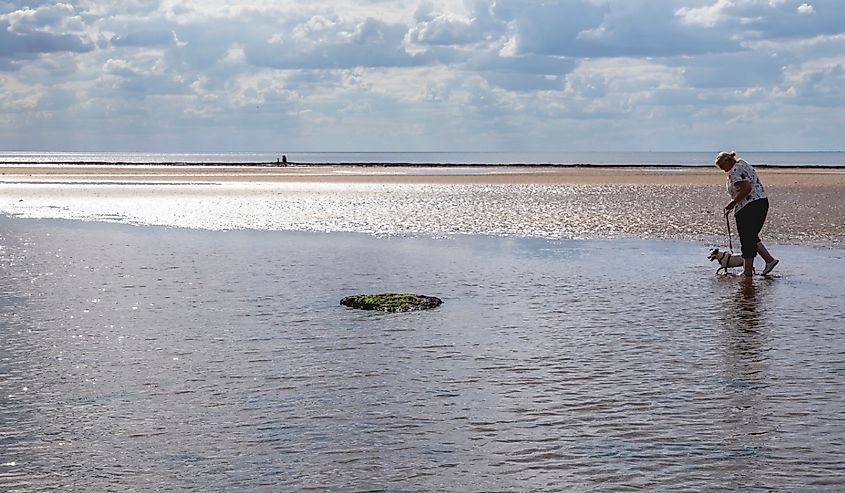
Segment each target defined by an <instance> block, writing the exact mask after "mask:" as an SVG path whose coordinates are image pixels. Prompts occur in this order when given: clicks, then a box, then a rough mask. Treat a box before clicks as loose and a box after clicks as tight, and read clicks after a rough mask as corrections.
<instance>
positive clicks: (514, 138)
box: [0, 0, 845, 150]
mask: <svg viewBox="0 0 845 493" xmlns="http://www.w3.org/2000/svg"><path fill="white" fill-rule="evenodd" d="M841 5H842V4H841V0H812V1H811V0H671V1H670V0H666V1H663V2H655V1H653V0H543V1H542V2H539V1H537V0H496V1H495V2H494V1H491V0H462V1H460V2H458V1H453V0H391V1H384V0H360V1H358V0H356V1H353V0H333V1H332V2H312V1H305V0H289V1H285V2H279V1H278V0H251V1H250V2H241V1H231V0H160V1H159V0H97V1H90V0H85V1H80V2H70V1H65V2H61V1H39V0H32V1H25V0H14V1H8V0H7V1H5V2H4V1H3V0H0V86H2V89H3V92H4V93H3V95H2V97H0V121H2V122H4V125H5V126H7V127H9V128H12V129H13V131H8V132H5V133H2V132H0V146H4V147H16V148H20V147H21V146H22V144H21V142H24V141H25V142H35V143H36V144H33V145H37V143H38V142H46V140H44V139H43V138H42V139H40V140H39V139H38V138H36V137H37V136H38V135H42V136H43V135H50V136H51V140H50V142H56V146H58V147H62V145H63V144H62V143H64V144H66V145H71V144H73V145H79V146H83V147H84V146H86V145H88V146H89V147H97V146H103V145H107V146H120V145H123V144H127V145H131V146H132V147H135V148H137V146H138V145H142V144H143V143H144V142H149V143H150V145H157V146H165V145H166V146H175V147H179V148H184V147H185V146H200V147H201V146H203V145H208V146H215V147H216V148H221V147H225V146H227V145H237V146H238V147H239V148H245V147H249V146H254V147H262V148H267V147H268V146H270V147H271V146H273V145H275V143H276V142H279V139H280V137H279V131H276V130H273V129H281V128H283V129H284V132H286V133H285V136H284V139H285V141H286V142H293V143H299V144H301V146H307V145H311V146H314V147H319V146H320V145H327V144H326V143H337V144H336V145H338V146H341V145H344V146H347V148H353V147H355V148H361V149H374V148H379V147H380V146H383V145H386V144H385V142H388V141H389V142H390V145H394V146H395V147H396V148H398V149H403V148H411V147H416V148H418V149H423V150H425V149H432V148H436V149H441V150H444V149H445V150H449V149H454V148H455V146H459V147H460V146H469V147H473V148H476V149H477V148H485V147H490V148H498V147H501V146H510V145H512V146H517V147H521V148H531V147H532V146H535V147H542V148H548V147H549V146H556V145H573V146H582V147H581V148H583V146H587V147H594V148H602V146H603V145H610V143H612V144H613V145H614V146H616V147H617V148H624V147H626V146H628V147H639V146H644V145H649V146H653V145H654V144H655V143H657V142H659V140H660V135H663V136H664V137H663V138H664V141H665V142H668V143H670V144H671V143H675V142H683V143H686V144H689V145H695V144H696V142H698V141H705V140H706V139H708V138H709V137H708V136H711V137H713V136H719V137H720V138H721V137H723V136H730V135H734V134H735V135H737V136H743V138H749V139H750V138H752V137H753V135H752V134H751V129H752V128H755V127H757V128H760V129H761V130H760V131H764V129H765V130H769V131H775V130H777V129H778V128H780V129H784V128H789V127H790V125H792V126H794V125H796V124H800V125H802V126H805V127H807V128H808V129H816V130H817V131H816V132H813V131H811V130H807V131H806V132H805V133H803V134H801V136H798V135H794V134H789V133H786V134H772V135H771V137H770V138H771V139H772V140H773V141H776V142H778V143H782V144H783V145H789V143H790V142H792V143H794V144H795V145H796V146H799V145H800V143H801V142H813V143H815V144H817V143H818V142H819V141H820V140H819V139H821V138H822V137H818V136H829V135H833V134H834V133H835V132H831V131H830V130H829V129H830V128H832V126H833V123H832V122H841V121H842V118H841V117H839V116H837V114H835V113H836V112H841V109H842V101H843V100H845V94H843V92H842V91H841V90H840V89H839V88H840V87H845V84H843V83H845V80H843V74H842V69H843V67H845V27H844V26H845V9H842V7H841ZM810 109H812V110H810ZM810 114H812V115H813V119H812V120H809V119H807V115H810ZM790 119H792V120H793V121H792V122H790V121H789V120H790ZM714 121H718V122H719V124H720V126H719V128H716V126H715V124H711V123H710V122H714ZM70 122H74V123H73V125H70V124H69V123H70ZM739 122H742V123H739ZM770 122H777V123H770ZM65 127H68V129H65ZM70 127H72V128H73V133H71V130H70ZM837 128H838V127H837ZM48 130H49V131H48ZM731 130H734V131H735V132H734V133H733V134H732V133H731ZM684 132H687V133H684ZM136 134H137V136H138V137H137V139H136ZM10 135H14V136H15V137H9V136H10ZM27 135H31V136H32V137H26V136H27ZM564 135H565V136H566V139H563V137H560V136H564ZM813 135H815V137H812V139H810V137H807V136H813ZM54 136H55V137H54ZM112 136H114V138H111V137H112ZM376 136H380V137H376ZM386 136H390V137H391V139H392V140H390V139H387V138H386ZM713 138H714V139H715V138H716V137H713ZM761 138H762V137H757V139H761ZM767 138H769V137H767ZM825 138H828V137H825ZM16 139H24V141H20V140H16ZM204 139H210V140H204ZM403 139H404V140H403ZM799 139H805V140H799ZM829 140H831V141H832V140H834V139H833V137H830V138H829ZM136 141H137V142H136ZM740 144H741V143H737V146H739V145H740ZM831 146H834V145H833V144H831ZM446 148H448V149H446Z"/></svg>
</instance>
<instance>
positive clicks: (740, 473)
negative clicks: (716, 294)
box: [722, 278, 772, 489]
mask: <svg viewBox="0 0 845 493" xmlns="http://www.w3.org/2000/svg"><path fill="white" fill-rule="evenodd" d="M768 284H769V281H768V280H760V279H752V278H743V279H741V280H740V281H739V287H738V289H737V290H736V291H734V292H733V293H734V296H733V299H727V300H725V303H724V305H723V306H724V309H723V311H722V323H723V331H722V333H723V334H724V336H723V337H724V339H723V343H722V352H723V357H724V362H725V365H724V368H725V369H724V371H725V373H724V382H725V385H724V392H725V394H724V398H725V403H726V404H728V405H727V406H726V408H725V410H724V416H723V419H724V421H723V423H722V426H723V430H724V434H725V436H724V443H725V447H726V450H725V453H726V454H727V455H728V457H730V461H729V466H727V468H728V469H729V471H726V472H730V473H731V474H732V475H733V476H734V477H735V479H736V481H737V485H736V486H737V487H738V488H740V489H742V488H744V487H751V486H753V485H755V484H759V481H760V480H762V478H756V474H757V471H758V470H762V469H764V468H761V467H759V466H760V463H761V461H765V457H764V455H763V452H762V451H763V450H765V448H766V442H767V439H768V437H769V436H770V434H771V433H770V432H771V431H772V428H771V426H770V425H769V424H768V421H769V420H768V411H767V404H766V400H765V394H766V389H767V387H768V386H769V385H771V384H772V382H771V381H770V380H769V377H768V375H769V371H768V355H767V352H768V329H767V327H766V324H765V319H764V318H763V316H762V315H763V314H764V313H765V310H764V309H762V308H761V306H763V307H764V306H765V302H764V299H765V292H766V289H767V287H768Z"/></svg>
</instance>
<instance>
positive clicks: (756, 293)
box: [0, 153, 845, 492]
mask: <svg viewBox="0 0 845 493" xmlns="http://www.w3.org/2000/svg"><path fill="white" fill-rule="evenodd" d="M133 155H134V154H133ZM626 155H628V156H630V155H629V154H626ZM744 155H745V156H746V157H747V158H748V159H750V160H753V156H752V155H751V154H750V153H749V154H744ZM835 155H837V154H836V153H832V154H825V156H826V157H824V159H827V160H828V161H827V163H828V164H826V165H837V164H835V163H836V162H837V160H835V159H833V158H832V157H831V156H835ZM62 156H65V157H61V158H60V157H57V156H52V157H49V156H48V157H49V159H52V161H35V162H72V163H77V162H91V161H94V162H100V160H101V159H102V157H103V154H101V153H97V154H90V155H89V156H90V158H85V159H80V156H79V155H77V154H69V153H64V154H62ZM67 156H70V157H67ZM127 156H130V155H129V154H121V155H119V156H117V155H115V156H114V162H128V161H127V159H128V157H127ZM134 156H136V157H137V158H138V161H136V162H137V163H156V162H158V163H177V162H182V161H177V160H171V157H172V156H173V155H167V156H169V157H167V158H164V157H161V156H163V155H149V154H144V155H141V154H138V155H134ZM150 156H154V158H151V157H150ZM155 156H158V157H155ZM180 156H182V157H180V159H183V157H184V158H185V159H187V157H186V156H187V155H180ZM221 156H228V157H230V158H232V159H234V155H231V154H226V155H219V154H204V155H201V156H198V157H197V158H196V159H197V161H195V162H196V163H200V162H219V161H217V160H219V159H222V158H221ZM272 156H274V155H271V154H270V153H268V154H261V155H257V154H250V155H248V156H244V157H241V158H239V159H241V161H237V160H236V161H232V162H244V163H251V162H258V161H253V160H257V159H258V158H260V159H261V160H264V159H265V158H268V159H269V158H272ZM286 156H287V157H288V159H289V160H291V161H297V160H304V158H302V157H300V156H299V155H298V154H295V153H288V154H286ZM332 156H334V157H335V158H336V161H334V162H339V163H340V162H347V160H348V159H350V154H343V155H341V154H332ZM351 156H352V157H355V155H351ZM380 156H384V155H383V154H379V155H368V156H366V157H364V156H360V157H359V158H357V159H354V160H353V161H354V162H363V161H365V160H366V161H368V162H369V161H371V160H372V161H378V160H379V159H382V158H381V157H380ZM394 156H395V157H394V158H393V160H391V161H390V162H405V161H406V160H407V159H408V157H407V155H403V156H401V157H400V156H398V155H394ZM438 156H439V155H438ZM603 156H605V157H606V159H607V160H608V161H615V160H616V159H613V158H612V157H611V155H610V154H606V153H605V154H603ZM690 156H691V155H687V157H686V158H684V159H685V160H683V162H681V163H679V162H676V161H681V159H679V158H676V157H669V156H664V158H665V161H666V162H667V163H672V164H673V165H689V166H697V165H699V163H698V161H695V160H693V158H692V157H690ZM808 156H809V157H812V156H816V153H807V154H802V155H801V156H799V157H795V156H792V157H785V156H781V157H782V158H783V161H784V162H785V163H784V164H786V162H787V161H792V160H796V161H800V162H801V163H803V164H804V165H810V164H819V161H821V159H810V158H809V157H808ZM312 157H313V159H314V162H315V163H318V162H325V161H327V158H326V155H325V154H320V155H314V156H312ZM488 157H489V156H488ZM500 157H501V156H500ZM3 159H9V158H8V153H6V154H4V157H3ZM34 159H35V158H34V157H33V156H32V155H29V156H26V157H23V158H22V161H20V162H34ZM44 159H47V158H44ZM63 159H67V161H61V160H63ZM88 159H90V160H91V161H87V160H88ZM419 159H420V162H423V161H426V160H428V159H435V157H433V155H431V154H427V155H425V156H419ZM437 159H438V161H437V162H441V161H442V162H448V163H453V162H454V161H456V160H457V159H456V158H455V155H449V156H442V159H441V158H440V157H438V158H437ZM476 159H480V157H479V156H478V155H474V156H466V162H474V161H475V160H476ZM695 159H701V160H702V161H701V163H700V164H702V165H704V164H706V165H708V166H710V165H711V164H710V161H711V159H712V155H711V153H701V155H699V156H698V157H696V158H695ZM572 160H573V161H576V159H575V158H572ZM632 160H634V157H628V158H627V159H625V161H632ZM273 161H275V159H273ZM489 161H492V159H484V160H483V162H489ZM501 161H503V162H500V163H499V164H504V162H510V158H508V159H501ZM536 161H540V159H539V158H538V159H536ZM558 161H559V160H558V159H555V160H554V162H556V163H557V162H558ZM594 161H597V159H595V158H594V159H592V161H591V162H594ZM639 161H641V162H640V164H655V162H656V161H657V159H656V157H655V155H654V154H651V155H650V157H645V156H643V157H641V158H640V159H639ZM184 162H185V163H187V162H188V161H184ZM605 164H609V163H605ZM615 164H622V163H615ZM792 164H796V163H792ZM711 189H713V190H711ZM667 191H669V190H668V189H664V188H661V187H640V188H627V189H626V188H625V187H619V186H614V187H603V186H592V187H564V186H559V187H555V188H554V189H549V188H544V187H540V186H530V185H527V186H516V185H513V186H511V185H507V186H486V185H466V186H456V185H419V184H413V185H402V184H395V185H391V184H366V183H365V184H346V183H338V184H321V183H312V184H307V185H303V184H285V183H280V184H260V183H258V184H249V183H247V184H243V183H232V184H208V183H203V184H192V183H150V184H147V183H135V184H133V183H112V182H104V183H99V182H90V183H88V182H86V183H62V182H59V183H41V182H14V181H11V182H7V183H3V185H2V187H0V207H1V208H0V491H4V492H33V491H68V492H76V491H80V492H88V491H138V492H146V491H197V492H233V491H245V492H246V491H248V492H279V491H292V492H294V491H295V492H298V491H344V492H358V491H362V492H363V491H391V492H392V491H414V492H417V491H420V492H444V491H448V492H488V491H497V492H524V491H532V492H535V491H536V492H558V491H577V492H621V491H729V492H751V491H760V492H764V491H766V492H768V491H814V492H817V491H818V492H838V491H842V485H843V484H845V413H843V412H842V410H843V403H845V324H843V320H845V285H843V283H842V279H843V278H845V249H843V248H841V246H837V245H841V244H842V241H841V239H842V238H841V234H840V233H838V231H840V230H839V229H836V228H837V227H838V226H835V225H833V222H835V221H836V218H821V219H824V221H826V222H819V223H818V224H815V226H814V228H816V229H815V230H810V231H808V232H807V233H808V235H809V236H808V237H798V236H796V235H795V234H793V232H792V230H790V229H788V228H786V227H784V226H780V227H778V226H777V223H776V222H774V221H773V228H772V231H771V232H772V233H775V234H774V235H771V236H767V245H768V246H769V248H770V250H771V251H772V252H773V253H774V254H775V255H776V256H777V257H778V258H779V259H780V264H779V265H778V267H777V268H776V269H775V271H774V272H773V273H772V275H770V276H759V275H757V276H754V277H753V278H751V279H744V278H741V277H740V276H738V275H736V274H737V272H736V271H734V272H732V273H729V274H727V275H721V274H717V273H716V272H715V271H716V265H715V264H714V263H713V262H711V261H709V260H708V258H707V256H708V254H709V252H710V249H711V248H712V247H713V246H714V245H719V246H724V245H723V244H724V243H725V242H726V238H725V232H724V230H723V229H721V228H722V227H723V226H724V223H722V222H719V221H717V219H720V217H719V212H720V211H718V210H716V209H713V210H708V209H706V208H707V207H710V206H709V205H707V204H713V203H715V204H720V203H722V202H723V201H724V196H723V194H724V190H723V189H722V188H721V187H702V188H687V189H685V192H686V193H685V194H678V193H666V192H667ZM693 198H694V200H696V201H697V202H695V204H696V205H695V206H694V207H690V200H693ZM832 200H835V198H832ZM645 205H647V206H648V211H650V212H651V213H649V214H632V213H631V211H632V210H637V208H642V207H644V206H645ZM785 213H786V211H784V212H783V213H782V214H785ZM828 223H831V225H830V226H829V227H826V226H824V225H825V224H828ZM778 231H780V232H781V233H777V232H778ZM767 233H768V232H767ZM829 234H832V235H833V236H830V235H829ZM770 238H771V239H772V241H769V239H770ZM760 267H761V265H760V263H759V262H758V268H760ZM380 292H414V293H420V294H425V295H430V296H437V297H439V298H441V299H442V300H443V304H442V305H441V306H440V307H439V308H436V309H434V310H429V311H421V312H411V313H381V312H366V311H359V310H353V309H349V308H346V307H343V306H341V305H340V304H339V301H340V299H341V298H342V297H344V296H347V295H351V294H359V293H380Z"/></svg>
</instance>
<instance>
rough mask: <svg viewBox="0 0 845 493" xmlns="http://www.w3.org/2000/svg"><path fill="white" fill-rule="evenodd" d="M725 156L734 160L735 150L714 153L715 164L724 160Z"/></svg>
mask: <svg viewBox="0 0 845 493" xmlns="http://www.w3.org/2000/svg"><path fill="white" fill-rule="evenodd" d="M727 158H731V159H732V160H734V161H736V151H722V152H720V153H719V154H716V164H719V163H721V162H722V161H725V160H726V159H727Z"/></svg>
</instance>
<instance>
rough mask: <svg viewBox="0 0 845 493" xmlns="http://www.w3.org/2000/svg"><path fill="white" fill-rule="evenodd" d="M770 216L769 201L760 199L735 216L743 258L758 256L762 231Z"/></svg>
mask: <svg viewBox="0 0 845 493" xmlns="http://www.w3.org/2000/svg"><path fill="white" fill-rule="evenodd" d="M768 214H769V199H759V200H755V201H754V202H750V203H748V204H746V205H745V207H743V208H742V209H740V210H738V211H737V212H736V214H734V219H736V231H737V233H739V244H740V247H741V248H742V258H754V257H756V256H757V243H760V230H762V229H763V223H765V222H766V216H767V215H768Z"/></svg>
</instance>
